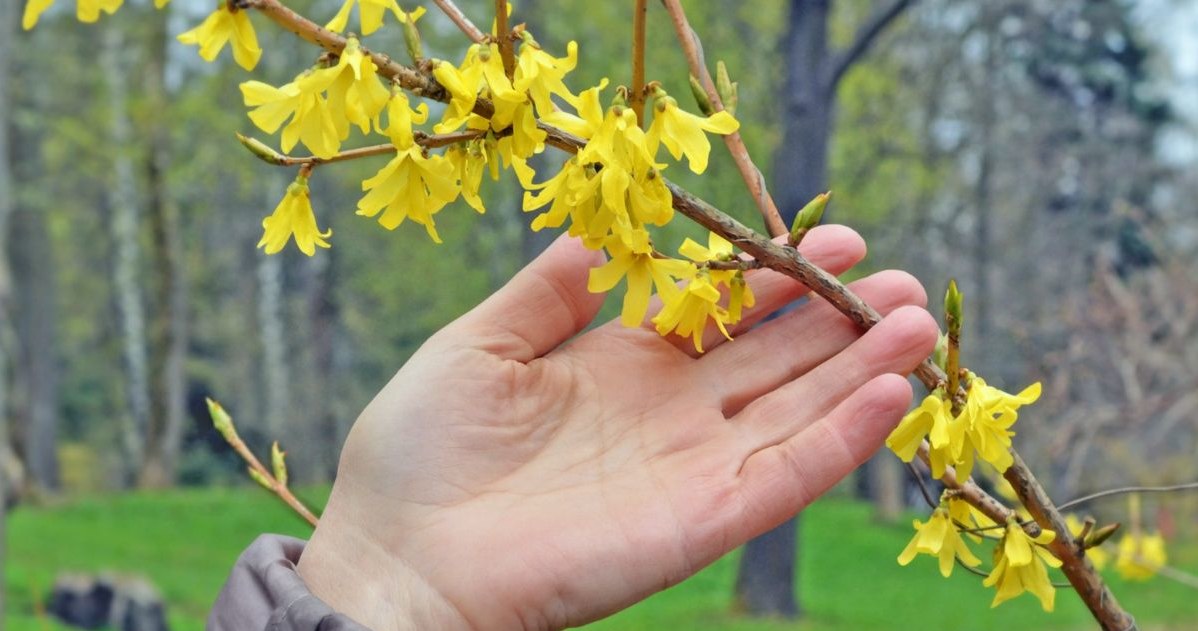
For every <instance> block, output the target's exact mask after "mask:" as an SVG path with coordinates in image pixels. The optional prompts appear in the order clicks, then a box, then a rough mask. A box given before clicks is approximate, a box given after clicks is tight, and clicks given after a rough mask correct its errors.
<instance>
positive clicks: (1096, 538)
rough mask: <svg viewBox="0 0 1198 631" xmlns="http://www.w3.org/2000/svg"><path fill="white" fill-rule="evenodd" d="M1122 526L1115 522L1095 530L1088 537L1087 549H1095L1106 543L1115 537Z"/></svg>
mask: <svg viewBox="0 0 1198 631" xmlns="http://www.w3.org/2000/svg"><path fill="white" fill-rule="evenodd" d="M1120 525H1121V524H1119V523H1118V522H1115V523H1113V524H1107V525H1105V526H1103V527H1102V528H1095V529H1094V530H1093V531H1091V532H1090V534H1088V535H1086V541H1085V545H1086V547H1087V548H1095V547H1098V546H1100V545H1102V543H1103V542H1104V541H1106V540H1107V539H1110V538H1111V536H1112V535H1114V534H1115V532H1116V531H1118V530H1119V526H1120Z"/></svg>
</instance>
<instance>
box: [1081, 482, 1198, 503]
mask: <svg viewBox="0 0 1198 631" xmlns="http://www.w3.org/2000/svg"><path fill="white" fill-rule="evenodd" d="M1193 490H1198V482H1186V483H1185V484H1173V485H1170V486H1121V487H1119V488H1117V489H1107V490H1105V491H1099V492H1097V493H1091V494H1089V495H1083V496H1082V497H1078V498H1075V499H1071V500H1069V501H1068V502H1065V503H1064V504H1061V505H1060V506H1058V507H1057V509H1059V510H1065V509H1066V508H1071V507H1073V506H1077V505H1078V504H1084V503H1086V502H1090V501H1093V500H1096V499H1101V498H1104V497H1110V496H1112V495H1123V494H1126V493H1172V492H1174V491H1193Z"/></svg>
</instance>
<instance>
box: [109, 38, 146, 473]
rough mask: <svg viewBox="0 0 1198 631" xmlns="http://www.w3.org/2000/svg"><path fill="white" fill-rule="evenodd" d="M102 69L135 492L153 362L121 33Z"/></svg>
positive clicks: (125, 427) (125, 429)
mask: <svg viewBox="0 0 1198 631" xmlns="http://www.w3.org/2000/svg"><path fill="white" fill-rule="evenodd" d="M102 57H103V67H104V68H105V69H106V74H107V77H108V90H109V95H108V105H109V110H110V112H111V116H112V120H111V122H110V123H111V129H110V137H111V143H112V155H113V181H112V184H111V185H110V186H109V187H108V206H109V213H110V214H109V233H110V236H111V238H112V249H113V252H112V258H113V260H112V285H113V290H114V294H115V300H116V311H117V317H118V319H119V321H120V332H121V347H122V348H121V350H122V356H123V357H122V358H123V362H124V370H125V405H126V408H127V411H126V414H125V415H123V416H122V418H121V432H120V433H121V448H122V450H123V452H124V455H125V463H126V470H125V474H124V477H125V479H124V482H125V484H126V485H129V486H132V485H133V484H134V483H135V482H136V481H137V476H138V472H139V471H140V469H141V465H142V462H143V461H144V459H145V453H146V443H145V432H146V429H147V428H148V427H149V418H150V381H149V365H148V364H149V362H148V358H147V351H146V331H145V329H146V315H145V307H144V305H143V296H142V290H141V285H140V283H139V282H138V281H139V278H138V277H139V273H138V272H139V270H138V268H139V264H140V260H141V246H140V244H139V242H138V234H137V232H138V231H137V226H138V215H139V209H138V207H137V182H136V179H135V175H134V171H133V157H132V156H131V155H130V152H131V149H132V147H131V144H132V143H131V138H132V132H131V128H130V127H131V126H130V121H129V112H128V100H127V94H126V93H127V90H128V81H127V76H126V70H127V69H126V68H125V63H126V59H127V55H126V54H125V40H124V37H123V35H122V33H121V31H120V29H115V28H112V29H107V30H105V31H104V43H103V50H102Z"/></svg>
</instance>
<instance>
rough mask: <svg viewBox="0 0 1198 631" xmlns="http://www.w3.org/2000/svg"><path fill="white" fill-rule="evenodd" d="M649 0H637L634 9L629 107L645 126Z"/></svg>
mask: <svg viewBox="0 0 1198 631" xmlns="http://www.w3.org/2000/svg"><path fill="white" fill-rule="evenodd" d="M647 5H648V0H636V6H635V7H633V9H632V86H631V94H629V95H628V107H630V108H632V111H633V113H635V114H636V120H637V122H638V123H640V124H641V127H644V126H645V17H646V15H645V14H646V13H648V8H649V7H648V6H647Z"/></svg>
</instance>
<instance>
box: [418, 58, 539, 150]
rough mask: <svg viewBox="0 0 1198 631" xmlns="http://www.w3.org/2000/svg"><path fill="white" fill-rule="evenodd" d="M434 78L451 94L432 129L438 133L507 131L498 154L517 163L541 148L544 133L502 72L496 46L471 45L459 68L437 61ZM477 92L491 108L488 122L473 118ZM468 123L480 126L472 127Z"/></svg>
mask: <svg viewBox="0 0 1198 631" xmlns="http://www.w3.org/2000/svg"><path fill="white" fill-rule="evenodd" d="M433 76H434V77H436V79H437V81H439V82H440V83H441V85H443V86H444V87H445V89H446V90H448V91H449V93H450V95H451V99H450V103H449V107H447V108H446V109H445V115H444V116H443V117H442V119H441V122H440V123H438V124H437V125H436V126H434V128H433V129H434V130H435V131H436V132H437V133H447V132H452V131H456V130H458V129H460V128H461V127H462V125H468V126H470V127H471V128H477V129H491V130H493V131H496V132H501V131H505V130H510V134H506V135H505V137H504V138H502V139H500V141H499V142H500V151H501V152H502V153H504V154H506V156H507V157H509V158H514V159H516V160H520V161H522V160H525V159H527V158H529V157H530V156H532V155H533V154H534V153H539V152H540V151H541V150H542V149H544V147H545V138H546V133H545V131H544V130H542V129H541V128H540V127H538V126H537V119H536V116H535V114H534V113H533V103H532V101H531V100H530V99H529V95H528V94H527V93H526V92H525V91H523V90H519V89H517V88H516V86H515V85H513V83H512V80H511V79H509V78H508V76H507V74H506V73H505V72H504V69H503V60H502V58H501V57H500V54H499V46H498V45H497V44H488V45H486V46H482V45H479V44H474V45H473V46H471V47H470V48H469V49H468V50H467V52H466V57H465V58H464V59H463V60H462V64H461V66H459V67H454V66H453V65H452V64H450V63H447V62H444V61H442V62H438V63H436V64H435V65H434V67H433ZM480 91H485V92H486V93H487V95H488V96H489V98H490V99H491V104H492V105H493V106H494V113H493V114H492V115H491V117H490V119H489V120H488V119H481V118H478V117H475V116H474V115H473V109H474V104H475V102H476V101H477V99H478V94H479V92H480ZM471 122H474V123H483V125H482V126H481V127H475V126H474V125H470V123H471Z"/></svg>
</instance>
